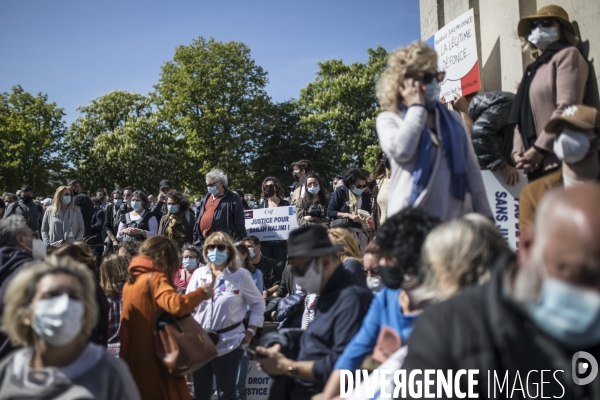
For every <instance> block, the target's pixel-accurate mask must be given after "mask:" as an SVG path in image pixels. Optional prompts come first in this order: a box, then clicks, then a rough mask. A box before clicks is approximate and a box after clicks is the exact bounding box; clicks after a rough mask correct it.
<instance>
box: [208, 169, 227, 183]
mask: <svg viewBox="0 0 600 400" xmlns="http://www.w3.org/2000/svg"><path fill="white" fill-rule="evenodd" d="M206 180H207V181H210V182H222V183H223V186H225V187H227V186H228V183H229V182H228V181H227V175H226V174H225V172H223V171H222V170H220V169H213V170H212V171H210V172H209V173H208V174H206Z"/></svg>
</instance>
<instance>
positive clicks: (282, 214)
mask: <svg viewBox="0 0 600 400" xmlns="http://www.w3.org/2000/svg"><path fill="white" fill-rule="evenodd" d="M244 214H245V217H246V232H247V233H248V235H249V236H250V235H253V236H256V237H258V238H259V239H260V241H261V242H268V241H270V240H287V239H288V237H289V235H290V232H291V231H293V230H294V229H298V221H297V220H296V210H295V207H294V206H288V207H275V208H257V209H255V210H245V211H244Z"/></svg>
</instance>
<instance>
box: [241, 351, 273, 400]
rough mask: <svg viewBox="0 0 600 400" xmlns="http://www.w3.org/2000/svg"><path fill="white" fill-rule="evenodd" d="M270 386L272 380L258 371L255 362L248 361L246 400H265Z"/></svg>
mask: <svg viewBox="0 0 600 400" xmlns="http://www.w3.org/2000/svg"><path fill="white" fill-rule="evenodd" d="M272 384H273V379H272V378H271V377H270V376H269V375H267V374H266V373H265V372H263V371H260V370H259V369H258V367H257V366H256V361H254V360H250V364H249V365H248V375H247V376H246V399H248V400H267V399H268V398H269V390H270V389H271V385H272Z"/></svg>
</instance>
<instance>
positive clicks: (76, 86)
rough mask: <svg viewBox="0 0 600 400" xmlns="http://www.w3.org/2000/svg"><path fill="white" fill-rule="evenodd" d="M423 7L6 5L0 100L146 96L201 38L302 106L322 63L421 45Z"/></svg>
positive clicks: (71, 106) (402, 0) (59, 0)
mask: <svg viewBox="0 0 600 400" xmlns="http://www.w3.org/2000/svg"><path fill="white" fill-rule="evenodd" d="M419 32H420V31H419V2H418V0H368V1H367V0H363V1H357V0H346V1H339V0H335V1H333V0H331V1H328V0H321V1H314V0H303V1H296V2H290V1H285V0H279V1H270V0H269V1H262V0H255V1H239V0H234V1H211V2H207V1H200V0H197V1H177V0H173V1H154V0H146V1H112V0H111V1H63V0H52V1H43V0H38V1H32V0H13V1H9V0H7V1H2V2H0V54H1V55H2V61H1V62H0V92H6V91H9V90H10V88H11V87H12V86H14V85H17V84H20V85H21V86H22V87H23V89H25V90H26V91H28V92H31V93H34V94H37V93H38V92H42V93H46V94H48V96H49V100H50V101H52V102H56V103H57V104H58V106H59V107H63V108H64V109H65V112H66V113H67V116H66V120H67V121H68V122H72V121H73V120H74V119H75V118H76V117H77V115H78V113H77V111H76V108H77V107H78V106H80V105H85V104H87V103H89V101H90V100H92V99H94V98H96V97H99V96H101V95H103V94H106V93H109V92H110V91H112V90H115V89H121V90H128V91H133V92H138V93H143V94H146V93H148V92H150V91H152V85H154V84H155V83H157V82H158V78H159V73H160V66H161V65H163V64H164V63H165V62H166V61H168V60H170V59H172V57H173V54H174V51H175V48H176V47H177V46H179V45H186V44H189V43H191V42H192V40H193V39H194V38H196V37H198V36H204V37H206V38H208V37H214V38H215V39H216V40H219V41H224V42H228V41H240V42H244V43H245V44H247V45H248V46H249V47H250V49H251V51H252V57H253V58H254V60H255V61H256V62H257V64H258V65H260V66H262V67H263V68H264V69H265V70H266V71H267V72H268V77H269V85H268V86H267V93H268V94H269V96H271V97H272V98H273V99H274V100H275V101H285V100H288V99H291V98H297V97H298V94H299V92H300V89H301V88H302V87H304V86H306V85H307V84H308V83H309V82H311V81H312V80H314V74H315V72H316V71H317V69H318V67H317V62H318V61H325V60H328V59H332V58H336V59H340V58H341V59H342V60H344V62H346V63H350V62H356V61H366V60H367V53H366V50H367V49H368V48H369V47H376V46H377V45H381V46H383V47H385V48H386V49H387V50H388V51H389V50H393V49H395V48H397V47H400V46H402V45H404V44H407V43H410V42H412V41H413V40H417V39H418V38H419Z"/></svg>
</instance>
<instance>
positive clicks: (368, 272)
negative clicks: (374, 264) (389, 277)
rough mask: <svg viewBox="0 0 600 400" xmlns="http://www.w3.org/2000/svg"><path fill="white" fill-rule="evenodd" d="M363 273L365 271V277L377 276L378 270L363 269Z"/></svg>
mask: <svg viewBox="0 0 600 400" xmlns="http://www.w3.org/2000/svg"><path fill="white" fill-rule="evenodd" d="M363 271H365V275H367V276H369V274H371V275H370V276H379V268H372V269H366V268H364V269H363Z"/></svg>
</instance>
